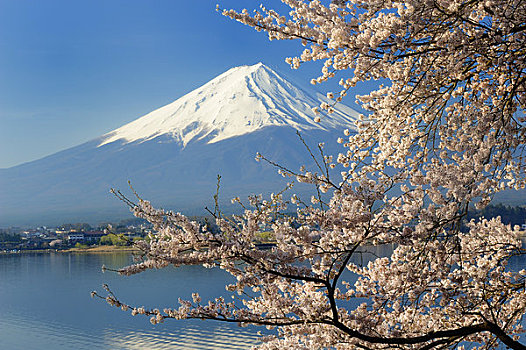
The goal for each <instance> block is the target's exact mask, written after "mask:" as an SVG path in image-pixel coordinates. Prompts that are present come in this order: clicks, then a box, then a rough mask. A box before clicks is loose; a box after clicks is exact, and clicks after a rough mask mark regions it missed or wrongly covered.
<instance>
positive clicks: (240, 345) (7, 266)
mask: <svg viewBox="0 0 526 350" xmlns="http://www.w3.org/2000/svg"><path fill="white" fill-rule="evenodd" d="M131 259H132V257H131V256H130V255H129V254H123V253H119V254H99V255H84V254H59V253H51V254H17V255H0V335H1V336H0V349H13V350H17V349H24V350H33V349H34V350H40V349H54V350H63V349H79V350H84V349H86V350H88V349H90V350H91V349H154V350H155V349H248V348H250V347H251V346H253V345H254V344H256V342H257V336H256V334H255V332H256V329H254V328H248V329H247V328H240V327H238V326H237V325H233V324H232V325H231V324H228V325H225V324H222V323H218V322H206V321H200V320H188V321H170V320H167V321H166V322H165V323H164V324H161V325H157V326H152V325H151V324H150V323H149V322H148V318H146V317H139V316H137V317H132V316H130V313H129V312H128V313H125V312H122V311H120V310H118V309H116V308H112V307H110V306H108V305H107V304H105V303H104V302H102V301H100V300H95V299H91V298H90V297H89V293H90V291H91V290H93V289H99V290H100V286H101V284H102V283H108V284H109V285H110V286H111V287H112V289H113V290H114V291H115V292H116V293H117V295H119V297H121V298H122V299H123V300H125V301H127V302H129V303H133V304H137V305H144V306H146V307H148V308H149V307H161V308H163V307H174V306H177V302H176V301H177V298H178V297H182V298H190V296H191V292H192V291H195V290H199V291H203V293H202V295H203V300H206V299H211V298H215V297H218V296H221V295H225V294H226V292H225V289H224V285H225V284H226V283H228V282H229V276H228V275H227V274H225V273H224V272H223V271H220V270H210V269H204V268H202V267H199V266H185V267H181V268H178V269H174V268H168V269H163V270H157V271H147V272H146V273H143V274H139V275H136V276H131V277H122V276H118V275H116V274H114V273H106V274H103V273H102V272H101V266H102V265H103V264H104V265H106V266H108V267H114V268H117V267H121V266H124V265H126V264H128V263H130V262H131V261H132V260H131ZM147 303H149V304H147Z"/></svg>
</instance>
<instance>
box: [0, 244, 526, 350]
mask: <svg viewBox="0 0 526 350" xmlns="http://www.w3.org/2000/svg"><path fill="white" fill-rule="evenodd" d="M390 251H391V250H390V249H381V250H379V251H377V252H376V254H377V255H387V254H388V253H389V252H390ZM131 261H132V257H131V255H130V254H127V253H112V254H67V253H46V254H26V253H24V254H11V255H0V349H2V350H3V349H8V350H18V349H23V350H40V349H45V350H47V349H52V350H63V349H68V350H69V349H79V350H82V349H90V350H91V349H151V350H160V349H248V348H250V347H251V346H252V345H254V344H257V336H256V332H257V331H258V330H260V328H251V327H248V328H240V327H238V326H237V325H235V324H225V323H220V322H214V321H201V320H185V321H175V320H166V322H165V323H163V324H160V325H156V326H153V325H151V324H150V323H149V320H148V318H147V317H144V316H143V317H141V316H135V317H132V316H131V315H130V313H129V312H122V311H120V310H119V309H117V308H115V307H110V306H109V305H107V304H106V303H105V302H104V301H102V300H100V299H97V298H95V299H92V298H91V297H90V292H91V291H92V290H97V291H99V292H101V293H103V292H104V291H103V289H102V287H101V285H102V284H103V283H107V284H108V285H109V286H110V287H111V288H112V290H113V291H114V292H115V294H116V295H117V296H118V297H119V298H120V299H121V300H122V301H124V302H127V303H129V304H132V305H136V306H145V307H148V308H150V307H160V308H163V307H177V306H178V304H177V298H178V297H181V298H185V299H190V298H191V293H192V291H199V292H200V294H201V296H202V297H203V301H206V300H208V299H212V298H214V297H218V296H221V295H225V294H226V291H225V289H224V285H225V284H226V283H228V281H229V280H230V277H229V276H228V275H227V274H225V273H224V272H223V271H221V270H218V269H205V268H202V267H200V266H184V267H180V268H177V269H174V268H166V269H163V270H155V271H146V272H144V273H141V274H138V275H135V276H130V277H123V276H119V275H117V274H115V273H109V272H106V273H102V271H101V266H102V265H106V266H107V267H113V268H118V267H122V266H125V265H127V264H129V263H130V262H131ZM525 267H526V256H522V257H516V258H514V259H512V261H511V264H510V268H511V269H514V270H518V269H521V268H525ZM103 295H104V294H103Z"/></svg>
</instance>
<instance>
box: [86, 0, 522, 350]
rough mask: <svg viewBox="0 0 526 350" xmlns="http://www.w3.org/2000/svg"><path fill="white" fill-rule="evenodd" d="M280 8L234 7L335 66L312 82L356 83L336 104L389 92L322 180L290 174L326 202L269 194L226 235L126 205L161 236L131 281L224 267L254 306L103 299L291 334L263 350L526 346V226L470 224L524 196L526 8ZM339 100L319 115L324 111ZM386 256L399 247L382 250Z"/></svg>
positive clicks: (222, 224)
mask: <svg viewBox="0 0 526 350" xmlns="http://www.w3.org/2000/svg"><path fill="white" fill-rule="evenodd" d="M282 2H283V3H284V4H285V5H287V6H288V7H290V11H289V12H286V13H278V12H277V11H275V10H272V9H269V8H267V7H264V6H261V7H260V8H259V9H258V10H255V11H254V12H249V11H247V10H242V11H236V10H221V9H219V11H221V12H222V13H223V14H224V15H226V16H228V17H231V18H233V19H235V20H237V21H239V22H241V23H244V24H246V25H249V26H251V27H253V28H255V29H256V30H258V31H264V32H266V33H268V36H269V38H270V39H271V40H299V41H301V43H302V44H303V45H304V47H305V49H304V51H303V52H301V53H300V54H299V55H298V56H297V57H293V58H288V59H287V62H289V63H290V64H291V66H292V67H293V68H298V67H299V66H300V65H302V64H304V63H306V62H309V61H321V62H323V68H322V70H321V74H320V76H319V77H317V78H315V79H313V80H312V81H311V82H312V83H313V84H320V83H323V82H324V81H326V80H328V79H340V80H339V83H340V85H341V91H339V92H335V93H329V94H328V97H329V98H330V99H332V101H333V102H334V103H338V102H340V101H342V99H344V98H345V96H346V95H347V94H348V92H349V91H350V90H351V89H352V88H353V87H354V86H355V85H356V84H357V83H359V82H362V81H367V80H378V81H381V82H386V83H385V85H384V86H379V88H378V89H377V90H376V91H373V92H371V93H370V94H368V95H366V96H358V100H359V102H360V103H361V106H362V107H363V108H364V109H365V110H366V111H368V113H367V114H366V115H364V116H363V118H362V119H361V120H360V121H358V122H357V123H356V129H355V130H342V137H341V138H340V139H339V140H338V142H340V143H341V144H342V151H341V153H340V154H339V155H337V156H335V157H334V158H333V157H331V156H326V155H323V154H322V156H321V159H320V160H319V161H318V163H317V164H318V168H317V169H311V170H310V171H308V170H304V169H301V170H300V171H295V170H294V169H285V168H280V169H279V170H280V172H281V173H282V174H283V176H285V177H288V178H290V179H291V180H296V181H298V182H306V183H310V184H312V185H313V186H315V187H316V188H317V189H318V190H319V192H322V193H326V195H325V196H326V197H325V196H323V195H320V196H315V197H313V198H311V201H310V202H309V203H307V202H305V201H303V200H302V199H300V198H298V197H296V196H292V198H290V199H288V198H287V197H286V196H285V195H286V194H287V193H288V192H280V193H278V194H275V195H273V196H271V198H269V199H263V198H261V197H258V196H255V197H252V198H250V203H249V204H250V206H248V204H247V207H246V209H245V211H244V214H243V215H240V216H237V217H233V218H231V217H224V216H222V215H221V214H219V213H218V212H217V211H216V212H215V213H216V218H217V225H218V227H219V230H216V231H214V232H212V231H209V230H206V228H203V227H202V226H200V225H199V224H197V223H196V222H192V221H190V220H189V219H188V218H186V217H185V216H184V215H181V214H179V213H174V212H170V211H164V210H159V209H155V208H154V207H152V205H151V204H150V203H149V202H148V201H144V200H142V199H139V200H138V202H137V203H133V202H130V201H128V200H127V199H126V198H124V197H123V198H122V199H123V200H125V201H127V203H128V204H129V205H130V206H131V207H132V210H133V211H134V214H135V215H136V216H137V217H141V218H144V219H146V220H148V221H150V222H151V223H153V224H154V226H155V229H156V233H155V234H152V235H151V236H150V237H149V239H148V240H146V241H142V242H139V243H137V247H138V248H140V249H141V250H142V252H143V253H144V255H143V260H142V261H139V262H137V263H136V264H134V265H132V266H128V267H125V268H123V269H121V270H119V273H121V274H123V275H130V274H134V273H138V272H141V271H144V270H147V269H151V268H162V267H165V266H168V265H174V266H180V265H184V264H202V265H204V266H207V267H214V266H218V267H220V268H221V269H224V270H226V271H228V272H229V273H230V274H231V275H232V276H234V278H235V282H234V283H232V284H230V285H228V286H227V290H228V291H231V292H234V294H235V293H236V292H237V293H238V294H239V295H240V297H236V298H235V299H233V300H226V299H225V298H223V297H219V298H218V299H216V300H213V301H209V302H207V303H205V302H202V301H201V299H200V297H199V295H198V294H194V295H193V300H179V303H180V305H179V306H177V307H175V308H173V309H164V310H157V309H153V310H146V309H144V308H137V307H134V306H130V305H127V304H125V303H124V302H123V301H120V300H118V298H117V297H116V296H115V295H114V294H113V293H112V292H111V291H110V290H109V289H108V295H107V296H106V297H104V298H106V300H107V301H108V302H109V303H110V304H112V305H115V306H117V307H121V308H122V309H124V310H131V313H132V314H134V315H135V314H144V315H148V316H150V318H151V322H152V323H158V322H163V321H164V320H165V319H167V318H174V319H185V318H201V319H213V320H221V321H225V322H237V323H240V324H254V325H262V326H267V327H270V328H276V329H277V332H276V333H275V334H274V335H271V336H266V337H263V338H262V340H263V342H262V344H261V345H260V348H261V349H320V348H330V349H347V348H362V349H373V348H374V349H377V348H380V349H384V348H407V349H415V348H418V349H431V348H457V347H458V348H465V347H469V348H482V349H486V348H497V347H502V345H503V344H504V345H505V346H506V347H509V348H513V349H525V348H526V347H525V345H523V344H525V343H526V342H524V340H523V341H522V343H521V339H520V338H519V337H520V334H521V333H523V332H524V329H523V325H522V321H523V316H524V314H525V313H526V291H525V287H526V285H525V283H526V282H525V281H526V271H525V270H521V271H512V270H511V269H510V268H509V267H507V264H508V262H509V261H510V259H511V258H513V257H514V256H515V255H518V254H523V250H522V245H521V240H520V231H519V228H518V227H510V226H509V225H504V224H503V223H502V222H501V221H500V219H498V218H496V219H491V220H486V219H483V218H482V219H480V220H474V221H471V222H468V223H465V222H464V221H463V218H464V217H465V216H466V213H467V210H468V208H469V207H470V206H472V205H473V206H475V207H477V208H482V207H484V206H485V205H487V204H488V203H489V202H490V201H491V199H492V197H493V196H494V194H496V193H497V192H500V191H504V190H510V189H511V190H517V189H523V188H524V186H525V181H526V177H525V158H524V157H525V154H524V152H525V138H526V127H525V123H526V118H525V114H524V107H525V106H526V40H525V39H526V2H524V1H521V0H409V1H388V0H333V1H330V2H329V1H321V0H282ZM332 108H333V105H332V104H324V105H322V106H319V108H318V106H314V109H315V111H317V112H318V113H320V118H330V113H331V112H332ZM313 153H315V152H313ZM259 158H260V159H263V160H266V159H265V157H264V156H259ZM269 161H271V160H269ZM332 169H336V170H337V169H340V172H341V177H339V178H338V179H337V180H335V179H334V176H331V175H332V174H333V172H331V171H332ZM325 198H327V199H325ZM235 201H239V202H240V203H241V201H240V200H239V199H235ZM241 204H242V203H241ZM242 205H243V204H242ZM291 210H297V214H296V215H286V213H287V212H290V211H291ZM262 230H266V231H271V233H272V235H273V236H274V238H275V246H274V247H272V248H271V249H268V250H263V249H257V247H256V245H255V241H256V239H257V237H258V234H260V232H261V231H262ZM383 246H390V247H392V248H393V251H392V253H391V254H388V255H387V256H376V255H374V254H373V252H374V251H375V247H383ZM94 295H97V296H99V294H97V293H94Z"/></svg>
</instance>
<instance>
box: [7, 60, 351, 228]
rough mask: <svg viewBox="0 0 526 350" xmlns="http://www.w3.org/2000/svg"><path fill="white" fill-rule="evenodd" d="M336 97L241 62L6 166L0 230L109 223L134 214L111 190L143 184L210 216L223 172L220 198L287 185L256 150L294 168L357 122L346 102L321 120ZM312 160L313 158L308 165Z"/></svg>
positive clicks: (151, 193) (173, 203) (148, 192)
mask: <svg viewBox="0 0 526 350" xmlns="http://www.w3.org/2000/svg"><path fill="white" fill-rule="evenodd" d="M321 102H327V100H326V99H325V98H324V97H323V96H322V95H320V94H318V93H316V92H315V91H312V90H308V89H305V88H300V87H298V86H295V85H293V84H292V83H290V82H289V81H287V80H285V79H283V78H282V77H281V76H280V75H278V74H277V73H276V72H275V71H273V70H272V69H270V68H268V67H266V66H265V65H263V64H261V63H259V64H257V65H254V66H242V67H237V68H232V69H231V70H229V71H227V72H225V73H223V74H221V75H220V76H218V77H216V78H215V79H213V80H211V81H210V82H209V83H207V84H205V85H203V86H202V87H200V88H198V89H196V90H194V91H192V92H190V93H189V94H187V95H185V96H183V97H181V98H180V99H178V100H176V101H174V102H173V103H171V104H169V105H167V106H164V107H162V108H160V109H158V110H155V111H153V112H151V113H149V114H147V115H145V116H143V117H141V118H139V119H137V120H135V121H133V122H131V123H128V124H126V125H124V126H122V127H120V128H118V129H116V130H114V131H112V132H110V133H107V134H105V135H103V136H101V137H99V138H97V139H94V140H92V141H90V142H87V143H85V144H82V145H79V146H76V147H73V148H70V149H67V150H65V151H62V152H58V153H56V154H53V155H50V156H48V157H45V158H42V159H39V160H36V161H34V162H30V163H26V164H22V165H19V166H16V167H12V168H9V169H0V226H6V225H15V224H16V225H24V224H35V223H40V224H53V223H60V222H64V221H92V222H97V221H102V220H110V219H113V218H115V217H118V216H122V215H126V213H127V209H126V208H125V207H124V205H123V204H122V203H120V202H119V201H118V200H116V199H115V198H114V197H113V196H112V195H111V194H109V189H110V188H112V187H116V188H121V189H122V188H126V187H127V181H128V180H131V182H132V184H133V185H134V187H135V188H136V190H137V191H138V192H139V193H140V194H141V195H142V196H143V197H144V198H147V199H152V201H153V202H154V204H158V205H162V206H164V207H170V208H174V209H176V210H181V211H185V212H187V213H195V214H197V213H200V214H202V213H203V210H202V208H203V207H204V206H205V205H207V204H208V205H210V203H211V200H210V199H211V198H212V195H213V193H214V191H215V182H216V175H217V174H221V175H222V186H221V194H222V198H223V199H224V200H225V201H227V200H229V199H230V198H231V197H232V196H235V195H240V196H246V195H248V194H251V193H268V192H271V191H279V190H280V189H281V188H283V186H284V184H285V182H284V179H282V178H281V177H280V176H278V175H277V174H276V169H274V168H272V167H271V166H269V165H268V164H264V163H257V162H255V161H254V155H255V154H256V152H258V151H259V152H260V153H262V154H265V155H266V156H268V157H269V158H271V159H273V160H275V161H276V162H278V163H280V164H284V165H286V166H290V167H291V168H292V169H298V167H299V166H300V165H301V164H303V163H305V161H306V160H307V163H308V159H309V156H308V154H307V152H306V150H305V149H304V148H303V146H302V145H301V142H300V141H299V139H298V137H297V136H296V135H295V133H296V131H300V132H301V133H302V135H303V136H304V137H305V139H307V140H308V141H309V142H310V143H311V144H312V145H316V144H317V143H318V142H321V141H325V142H326V143H327V145H328V152H329V153H335V152H337V148H336V144H335V139H336V138H337V137H338V136H341V131H342V130H343V129H345V128H353V127H354V120H355V118H356V116H357V113H356V112H355V111H353V110H352V109H350V108H348V107H345V106H337V108H336V111H335V113H334V114H331V115H330V116H324V117H323V118H322V122H321V123H315V122H314V118H315V115H314V113H313V112H312V110H311V108H312V107H314V106H317V105H319V104H320V103H321ZM307 165H308V164H307Z"/></svg>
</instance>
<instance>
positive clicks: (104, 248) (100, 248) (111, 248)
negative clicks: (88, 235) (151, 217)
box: [0, 245, 139, 255]
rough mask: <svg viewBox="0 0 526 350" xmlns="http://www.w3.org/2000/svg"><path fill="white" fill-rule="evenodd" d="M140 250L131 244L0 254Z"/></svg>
mask: <svg viewBox="0 0 526 350" xmlns="http://www.w3.org/2000/svg"><path fill="white" fill-rule="evenodd" d="M138 252H139V250H138V249H137V248H134V247H129V246H125V247H123V246H111V245H110V246H96V247H88V248H74V247H73V248H69V249H23V250H16V251H0V255H11V254H28V253H81V254H104V253H138Z"/></svg>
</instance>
